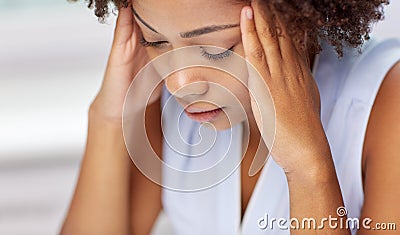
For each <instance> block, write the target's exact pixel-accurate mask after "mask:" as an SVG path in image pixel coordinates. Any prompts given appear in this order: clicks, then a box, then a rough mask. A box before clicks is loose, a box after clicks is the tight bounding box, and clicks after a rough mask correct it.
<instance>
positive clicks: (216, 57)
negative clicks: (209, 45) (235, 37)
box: [201, 47, 233, 61]
mask: <svg viewBox="0 0 400 235" xmlns="http://www.w3.org/2000/svg"><path fill="white" fill-rule="evenodd" d="M201 50H202V52H201V55H202V56H203V57H206V58H207V59H208V60H212V61H218V60H222V59H225V58H226V57H229V56H231V55H232V54H233V51H232V50H233V47H231V48H229V49H228V50H226V51H224V52H222V53H219V54H210V53H208V52H207V51H205V50H204V48H203V47H201Z"/></svg>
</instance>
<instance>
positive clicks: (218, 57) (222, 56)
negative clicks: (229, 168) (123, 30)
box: [139, 37, 233, 61]
mask: <svg viewBox="0 0 400 235" xmlns="http://www.w3.org/2000/svg"><path fill="white" fill-rule="evenodd" d="M139 43H140V44H141V45H142V46H144V47H154V48H161V47H162V46H163V45H164V44H166V43H168V42H167V41H159V42H148V41H146V39H144V37H141V38H140V40H139ZM200 48H201V50H202V52H201V55H202V56H203V57H205V58H206V59H208V60H211V61H218V60H222V59H225V58H226V57H229V56H231V55H232V54H233V46H232V47H231V48H229V49H228V50H226V51H224V52H222V53H219V54H211V53H208V52H207V51H205V50H204V47H200Z"/></svg>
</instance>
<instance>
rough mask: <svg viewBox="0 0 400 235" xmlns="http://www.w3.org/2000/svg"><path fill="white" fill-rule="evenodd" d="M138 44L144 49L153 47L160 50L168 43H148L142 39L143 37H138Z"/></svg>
mask: <svg viewBox="0 0 400 235" xmlns="http://www.w3.org/2000/svg"><path fill="white" fill-rule="evenodd" d="M139 43H140V44H141V45H142V46H144V47H155V48H161V47H163V46H164V45H165V44H167V43H168V41H157V42H149V41H147V40H146V39H144V37H143V36H141V37H140V39H139Z"/></svg>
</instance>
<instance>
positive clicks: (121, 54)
mask: <svg viewBox="0 0 400 235" xmlns="http://www.w3.org/2000/svg"><path fill="white" fill-rule="evenodd" d="M148 61H149V59H148V55H147V52H146V50H145V48H144V47H143V46H142V45H140V43H139V27H138V25H137V24H136V22H135V20H134V17H133V13H132V9H131V7H130V5H129V6H128V7H127V8H121V9H120V10H119V14H118V19H117V23H116V28H115V35H114V41H113V44H112V49H111V53H110V56H109V59H108V64H107V68H106V72H105V76H104V80H103V84H102V87H101V89H100V91H99V93H98V94H97V96H96V98H95V100H94V101H93V103H92V105H91V108H90V110H91V113H92V115H91V116H94V117H96V118H97V117H99V116H100V118H102V119H104V120H107V121H111V122H115V123H117V124H120V123H121V122H122V112H123V105H124V101H125V96H126V94H127V91H128V89H129V86H130V84H131V83H132V81H133V79H134V78H135V76H136V74H137V73H138V71H139V70H140V69H141V68H143V67H144V66H145V64H146V63H147V62H148ZM154 79H155V77H154ZM158 97H159V96H158ZM158 97H157V95H155V96H153V97H152V99H151V100H150V103H151V102H154V101H155V100H156V99H157V98H158ZM135 98H137V97H135ZM148 103H149V102H147V99H144V100H143V101H142V100H138V102H137V104H138V108H139V107H140V108H144V107H145V106H146V105H148Z"/></svg>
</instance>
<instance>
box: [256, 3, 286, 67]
mask: <svg viewBox="0 0 400 235" xmlns="http://www.w3.org/2000/svg"><path fill="white" fill-rule="evenodd" d="M252 8H253V10H254V21H255V28H256V31H257V35H258V37H259V39H260V43H261V45H262V47H263V50H264V52H265V54H266V59H267V62H268V65H269V67H270V68H271V73H272V72H273V71H272V70H273V69H274V68H277V66H279V65H280V64H281V60H282V55H281V49H280V45H279V41H278V38H279V33H278V31H277V29H276V26H275V23H274V20H273V18H272V12H271V11H270V10H269V8H268V6H267V4H266V3H265V2H262V1H260V0H255V1H252Z"/></svg>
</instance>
